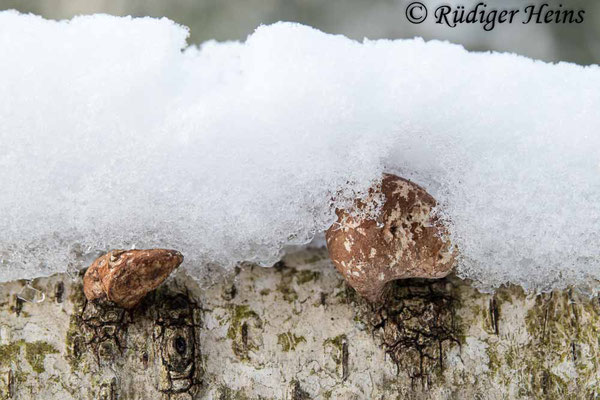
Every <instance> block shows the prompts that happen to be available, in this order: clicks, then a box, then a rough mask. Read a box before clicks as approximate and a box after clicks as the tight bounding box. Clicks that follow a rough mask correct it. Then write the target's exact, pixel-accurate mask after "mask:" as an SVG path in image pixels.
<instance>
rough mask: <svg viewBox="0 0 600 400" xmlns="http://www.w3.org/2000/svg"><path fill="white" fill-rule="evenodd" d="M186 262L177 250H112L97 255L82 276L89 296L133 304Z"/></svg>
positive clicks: (120, 303)
mask: <svg viewBox="0 0 600 400" xmlns="http://www.w3.org/2000/svg"><path fill="white" fill-rule="evenodd" d="M182 262H183V256H182V255H181V253H180V252H178V251H176V250H165V249H150V250H113V251H110V252H108V253H107V254H105V255H103V256H102V257H99V258H97V259H96V260H95V261H94V262H93V263H92V265H91V266H90V267H89V268H88V270H87V272H86V273H85V276H84V277H83V291H84V293H85V296H86V297H87V298H88V300H90V301H91V300H96V299H107V300H110V301H112V302H113V303H115V304H117V305H119V306H121V307H123V308H133V307H135V306H136V305H137V304H138V303H139V302H140V300H141V299H142V298H143V297H144V296H145V295H146V294H147V293H148V292H150V291H152V290H154V289H156V288H157V287H158V286H159V285H160V284H161V283H162V282H163V281H164V280H165V279H167V277H168V276H169V274H170V273H171V272H172V271H173V270H174V269H175V268H177V267H178V266H179V265H180V264H181V263H182Z"/></svg>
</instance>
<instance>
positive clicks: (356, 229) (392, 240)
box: [326, 174, 457, 302]
mask: <svg viewBox="0 0 600 400" xmlns="http://www.w3.org/2000/svg"><path fill="white" fill-rule="evenodd" d="M370 195H371V196H375V195H383V206H382V207H381V210H380V212H379V214H378V215H377V216H376V217H373V218H369V217H360V216H359V217H356V216H353V215H351V214H350V213H349V212H347V211H346V210H336V213H337V215H338V220H337V222H336V223H334V224H333V225H332V226H331V227H330V228H329V229H328V230H327V232H326V239H327V248H328V250H329V255H330V257H331V259H332V261H333V263H334V265H335V267H336V268H337V270H338V271H339V272H340V273H341V274H342V275H343V276H344V278H345V279H346V281H347V282H348V283H349V284H350V285H351V286H352V287H353V288H354V289H355V290H356V291H357V292H358V293H359V294H360V295H362V296H363V297H365V298H366V299H367V300H369V301H371V302H379V301H381V300H382V297H383V293H384V289H385V286H386V284H387V283H388V282H390V281H393V280H396V279H403V278H442V277H444V276H446V275H448V274H449V273H450V271H451V270H452V268H453V266H454V263H455V260H456V255H457V253H456V250H455V249H454V248H453V246H452V245H451V243H450V240H449V237H448V236H449V235H448V230H447V228H446V227H445V226H444V225H443V223H442V221H441V220H440V219H439V218H438V217H437V216H436V215H435V213H434V208H435V206H436V201H435V199H434V198H433V197H431V196H430V195H429V194H428V193H427V192H426V191H425V190H424V189H423V188H421V187H420V186H418V185H416V184H414V183H412V182H410V181H408V180H406V179H403V178H400V177H398V176H395V175H391V174H385V175H384V177H383V180H382V182H381V185H379V186H378V187H376V188H373V189H371V191H370ZM357 207H358V210H359V211H360V210H364V209H365V207H367V205H366V203H364V202H358V203H357Z"/></svg>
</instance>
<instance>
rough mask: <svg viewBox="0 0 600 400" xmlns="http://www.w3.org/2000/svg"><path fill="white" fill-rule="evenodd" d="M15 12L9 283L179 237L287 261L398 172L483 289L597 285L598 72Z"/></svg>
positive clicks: (195, 264)
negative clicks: (421, 191) (222, 39)
mask: <svg viewBox="0 0 600 400" xmlns="http://www.w3.org/2000/svg"><path fill="white" fill-rule="evenodd" d="M187 34H188V32H187V29H186V28H185V27H182V26H180V25H177V24H175V23H174V22H172V21H169V20H167V19H164V18H163V19H151V18H118V17H112V16H106V15H94V16H81V17H77V18H74V19H72V20H70V21H59V22H57V21H48V20H44V19H42V18H40V17H37V16H33V15H22V14H18V13H17V12H14V11H9V12H2V13H0V55H1V59H0V127H1V128H0V185H1V188H2V191H1V192H0V215H1V216H2V218H0V281H4V280H11V279H18V278H31V277H34V276H40V275H49V274H52V273H55V272H61V271H65V270H68V269H76V268H79V267H82V266H85V264H86V262H89V260H90V259H92V258H93V257H94V256H95V255H97V254H98V253H97V252H98V251H99V250H108V249H109V248H130V247H132V246H136V247H138V248H145V247H167V248H176V249H178V250H180V251H182V252H183V253H184V255H185V256H186V262H185V264H186V265H187V268H188V269H189V271H190V272H191V273H192V275H194V276H196V277H199V276H202V274H203V271H205V267H204V265H206V264H207V263H210V264H219V265H222V266H224V267H230V266H232V265H234V264H235V263H237V262H239V261H241V260H247V261H254V262H260V263H262V264H263V265H271V264H272V263H273V262H275V261H276V260H278V258H279V256H280V255H281V251H282V249H283V248H284V247H285V246H287V245H300V244H303V243H307V242H309V241H310V240H311V239H312V238H313V236H314V235H315V234H317V236H320V235H321V234H322V232H323V231H324V230H325V229H327V228H328V227H329V225H330V224H331V223H332V222H333V221H334V220H335V214H334V209H335V207H344V206H347V205H348V204H349V203H350V201H351V200H352V199H354V198H356V197H357V196H361V195H363V194H364V193H365V190H366V189H367V188H368V187H369V186H370V185H372V184H374V183H376V182H377V181H378V179H379V178H380V177H381V174H382V172H383V171H386V172H393V173H397V174H399V175H402V176H404V177H407V178H411V179H413V180H415V181H416V182H417V183H419V184H421V185H422V186H423V187H425V188H426V189H427V190H428V191H429V192H430V193H431V194H432V195H433V196H434V197H436V198H437V199H438V200H439V202H440V213H442V215H443V216H444V217H445V218H446V219H447V220H448V221H449V224H450V226H451V231H452V240H453V242H454V243H455V244H456V245H457V246H458V248H459V250H460V252H461V259H460V264H459V266H458V272H459V274H460V275H461V276H463V277H467V278H471V279H474V280H475V281H476V283H477V285H478V286H479V287H480V288H481V289H488V290H489V289H492V288H494V287H497V286H498V285H500V284H503V283H508V282H512V283H516V284H519V285H522V286H523V287H524V288H526V289H528V290H535V291H542V290H549V289H552V288H561V287H565V286H566V285H571V284H573V285H578V286H580V287H588V286H590V285H591V286H592V287H593V286H594V283H593V281H594V280H598V279H600V250H598V243H600V201H599V200H600V134H599V131H598V129H599V127H600V113H599V112H598V110H599V109H600V69H599V67H598V66H588V67H582V66H578V65H573V64H567V63H559V64H546V63H543V62H539V61H534V60H530V59H527V58H524V57H520V56H516V55H511V54H492V53H469V52H467V51H465V50H464V49H463V48H462V47H460V46H457V45H452V44H449V43H444V42H437V41H432V42H424V41H423V40H421V39H414V40H395V41H388V40H378V41H369V40H364V41H363V42H362V43H361V42H356V41H352V40H350V39H347V38H345V37H343V36H334V35H328V34H325V33H322V32H319V31H317V30H315V29H312V28H310V27H306V26H302V25H298V24H293V23H277V24H274V25H270V26H261V27H259V28H258V29H257V30H256V31H255V33H253V34H252V35H250V36H249V37H248V39H247V40H246V41H245V42H243V43H240V42H227V43H216V42H207V43H205V44H203V45H202V46H201V47H199V48H196V47H194V46H187V44H186V37H187Z"/></svg>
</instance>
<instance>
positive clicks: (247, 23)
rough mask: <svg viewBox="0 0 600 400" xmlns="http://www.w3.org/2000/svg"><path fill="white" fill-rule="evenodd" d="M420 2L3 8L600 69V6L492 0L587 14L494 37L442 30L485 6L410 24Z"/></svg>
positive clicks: (73, 2) (196, 35)
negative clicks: (424, 47)
mask: <svg viewBox="0 0 600 400" xmlns="http://www.w3.org/2000/svg"><path fill="white" fill-rule="evenodd" d="M412 1H413V0H0V9H17V10H19V11H21V12H30V13H34V14H38V15H42V16H44V17H46V18H52V19H64V18H70V17H72V16H74V15H78V14H92V13H107V14H113V15H133V16H154V17H162V16H165V17H168V18H170V19H172V20H174V21H176V22H179V23H181V24H183V25H187V26H188V27H190V28H191V36H190V40H189V41H190V43H196V44H198V43H201V42H203V41H205V40H208V39H217V40H219V41H223V40H243V39H244V38H245V37H246V36H247V35H248V34H250V33H251V32H252V31H253V30H254V29H255V28H256V27H257V26H258V25H260V24H269V23H273V22H276V21H296V22H300V23H303V24H307V25H311V26H313V27H315V28H318V29H320V30H322V31H325V32H329V33H339V34H344V35H346V36H348V37H351V38H355V39H359V40H360V39H362V38H365V37H366V38H369V39H379V38H389V39H395V38H412V37H415V36H420V37H423V38H425V39H442V40H448V41H450V42H453V43H460V44H462V45H464V46H465V47H466V48H467V49H470V50H477V51H485V50H495V51H508V52H513V53H517V54H522V55H526V56H529V57H533V58H537V59H541V60H545V61H571V62H575V63H578V64H598V63H600V1H598V0H565V1H560V2H559V1H528V0H488V1H486V2H485V4H486V5H487V7H486V8H487V9H488V10H490V9H494V8H499V9H506V8H513V7H514V8H520V9H523V8H524V7H526V6H527V5H536V4H537V5H540V4H542V3H548V4H549V5H550V6H551V7H558V6H559V5H560V4H562V7H563V9H574V10H580V9H581V10H585V15H584V18H585V19H584V22H583V23H581V24H561V23H559V24H556V23H552V24H533V23H530V24H522V23H521V22H520V21H518V22H517V23H513V24H511V25H507V24H504V25H498V26H496V27H495V29H493V30H492V31H489V32H486V31H484V30H483V28H482V26H481V25H480V24H471V25H469V24H462V25H459V26H457V27H455V28H450V27H448V26H445V25H439V24H435V23H434V18H433V16H432V15H431V14H432V13H433V10H434V9H435V8H436V7H438V6H440V5H442V4H452V5H460V4H462V5H464V6H465V7H466V8H467V9H468V8H469V7H470V6H471V5H474V4H476V3H478V1H472V0H464V1H452V2H447V1H444V0H439V1H438V0H436V1H428V0H421V2H422V3H424V4H425V5H426V6H427V8H428V9H429V10H430V12H429V16H428V18H427V19H426V20H425V22H423V23H421V24H418V25H415V24H411V23H410V22H408V21H407V19H406V16H405V10H406V7H407V6H408V5H409V4H410V3H411V2H412Z"/></svg>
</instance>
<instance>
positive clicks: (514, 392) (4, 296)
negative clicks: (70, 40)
mask: <svg viewBox="0 0 600 400" xmlns="http://www.w3.org/2000/svg"><path fill="white" fill-rule="evenodd" d="M207 279H208V277H207ZM31 286H32V287H34V288H36V289H37V290H40V291H41V292H43V293H44V294H45V299H44V300H43V301H41V302H35V300H36V299H35V297H36V295H37V296H38V300H40V299H39V296H40V295H41V293H39V292H36V291H35V290H33V289H31V288H30V287H29V286H27V285H26V282H23V281H18V282H9V283H3V284H0V399H36V400H41V399H44V400H53V399H57V400H58V399H60V400H64V399H106V400H116V399H118V400H125V399H127V400H129V399H219V400H221V399H222V400H228V399H295V400H297V399H405V398H408V399H411V398H415V399H421V398H423V399H448V398H455V399H477V398H479V399H507V398H509V399H512V398H522V399H530V398H531V399H533V398H556V399H568V398H573V399H592V398H597V397H599V396H600V368H599V361H598V355H599V351H600V316H599V314H600V303H599V302H598V299H597V298H595V299H589V298H587V297H583V296H581V295H578V294H577V293H576V292H573V291H564V292H558V291H556V292H553V293H549V294H545V295H542V296H533V295H525V294H524V293H523V291H522V290H520V289H519V288H517V287H508V288H503V289H501V290H498V291H497V292H496V293H495V294H494V295H491V294H482V293H479V292H478V291H476V290H475V289H473V288H472V287H471V286H470V285H469V283H468V282H466V281H462V280H460V279H457V278H455V277H449V278H446V279H442V280H437V281H425V280H406V281H400V282H398V283H397V284H395V285H394V286H393V287H391V288H390V290H389V292H388V294H387V299H388V301H387V302H386V304H385V306H383V307H373V306H370V305H369V304H367V303H366V302H365V301H364V300H362V299H361V298H359V297H358V296H357V295H356V294H355V293H354V291H353V290H352V289H351V288H349V287H347V286H346V285H345V284H344V282H343V280H342V279H341V277H340V276H339V275H338V273H337V272H336V271H335V270H334V269H333V267H332V266H331V263H330V262H329V260H328V258H327V254H326V252H325V251H324V250H310V251H303V252H299V253H295V254H291V255H288V256H286V257H285V259H284V260H283V261H282V262H280V263H278V265H276V266H275V267H274V268H260V267H256V266H250V265H248V266H244V267H241V268H240V269H238V270H236V274H235V276H233V275H232V276H230V277H226V278H223V279H218V280H217V282H216V283H214V284H212V285H202V286H203V287H205V288H204V289H202V288H200V286H199V285H198V284H197V283H196V282H195V281H193V280H191V279H190V278H189V277H188V276H187V275H186V273H185V271H184V270H181V271H178V273H177V274H176V275H175V276H174V277H173V278H172V279H169V281H168V282H167V283H165V284H164V285H163V286H162V287H161V288H159V289H158V290H157V291H155V292H154V293H151V294H149V295H148V296H147V297H146V298H145V299H144V300H143V302H142V303H141V304H140V305H139V306H138V307H136V308H135V309H134V310H132V311H126V310H123V309H120V308H118V307H115V306H114V305H111V304H106V303H98V304H96V303H90V302H87V301H86V300H85V297H84V296H83V292H82V287H81V278H80V277H77V278H75V279H72V278H71V277H70V276H69V275H66V274H61V275H55V276H52V277H49V278H39V279H36V280H34V281H33V282H32V283H31ZM19 293H21V295H20V297H23V298H25V299H31V300H32V301H24V300H21V299H20V298H19V297H18V295H19Z"/></svg>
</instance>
